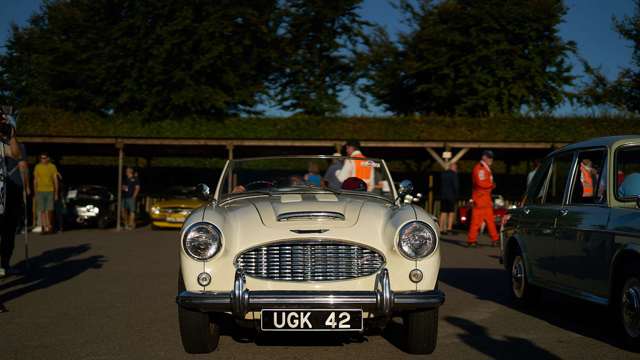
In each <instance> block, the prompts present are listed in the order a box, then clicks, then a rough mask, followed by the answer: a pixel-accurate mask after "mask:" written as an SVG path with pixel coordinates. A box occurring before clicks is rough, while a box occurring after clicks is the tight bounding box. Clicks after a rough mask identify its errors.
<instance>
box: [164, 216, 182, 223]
mask: <svg viewBox="0 0 640 360" xmlns="http://www.w3.org/2000/svg"><path fill="white" fill-rule="evenodd" d="M184 219H185V218H184V216H167V222H172V223H181V222H184Z"/></svg>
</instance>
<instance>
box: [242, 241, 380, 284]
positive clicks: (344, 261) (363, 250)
mask: <svg viewBox="0 0 640 360" xmlns="http://www.w3.org/2000/svg"><path fill="white" fill-rule="evenodd" d="M235 265H236V268H237V269H239V270H242V271H243V272H244V273H245V274H246V275H247V276H250V277H254V278H259V279H267V280H281V281H336V280H348V279H355V278H359V277H363V276H369V275H373V274H375V273H377V272H378V271H379V270H380V269H382V267H384V265H385V258H384V256H383V255H382V254H381V253H380V252H379V251H377V250H375V249H373V248H370V247H368V246H364V245H361V244H356V243H351V242H346V241H340V240H325V239H310V240H286V241H281V242H276V243H269V244H264V245H260V246H256V247H253V248H250V249H247V250H245V251H244V252H242V253H241V254H240V255H238V256H237V257H236V260H235Z"/></svg>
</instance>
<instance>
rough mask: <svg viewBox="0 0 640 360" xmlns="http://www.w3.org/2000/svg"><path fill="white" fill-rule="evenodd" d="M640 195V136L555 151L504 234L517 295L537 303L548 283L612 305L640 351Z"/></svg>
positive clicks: (599, 140)
mask: <svg viewBox="0 0 640 360" xmlns="http://www.w3.org/2000/svg"><path fill="white" fill-rule="evenodd" d="M639 199H640V136H617V137H606V138H597V139H593V140H589V141H585V142H581V143H577V144H573V145H569V146H566V147H564V148H562V149H559V150H557V151H555V152H553V153H552V154H550V155H549V156H548V157H547V158H546V159H544V161H543V163H542V165H541V166H540V168H539V169H538V170H537V172H536V174H535V176H534V177H533V180H532V181H531V183H530V185H529V187H528V189H527V192H526V195H525V197H524V200H523V203H522V204H521V206H520V207H519V208H517V209H514V210H510V211H509V216H510V218H509V220H508V221H507V222H506V223H505V226H504V229H503V232H502V240H503V241H502V249H503V259H504V265H505V267H506V269H507V270H508V271H509V272H510V273H511V290H512V293H513V296H514V297H515V298H516V299H519V300H523V301H526V300H531V299H535V296H536V295H537V293H538V290H539V289H540V288H546V289H551V290H555V291H558V292H561V293H564V294H568V295H570V296H574V297H577V298H580V299H584V300H587V301H591V302H594V303H597V304H602V305H608V306H609V307H610V308H611V309H612V310H613V311H614V313H615V316H616V318H617V319H618V323H619V325H620V326H619V327H620V329H621V333H622V335H623V336H624V338H625V340H626V341H627V343H628V344H629V345H631V346H632V347H634V348H635V349H638V348H640V209H639V207H640V200H639ZM585 315H586V316H588V314H585Z"/></svg>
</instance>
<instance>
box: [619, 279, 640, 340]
mask: <svg viewBox="0 0 640 360" xmlns="http://www.w3.org/2000/svg"><path fill="white" fill-rule="evenodd" d="M621 304H622V306H621V310H622V323H623V325H624V328H625V330H626V332H627V334H628V335H629V336H631V337H632V338H637V337H639V336H640V281H638V279H636V278H631V279H629V280H627V282H626V283H625V285H624V288H623V289H622V303H621Z"/></svg>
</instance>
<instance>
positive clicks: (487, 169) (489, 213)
mask: <svg viewBox="0 0 640 360" xmlns="http://www.w3.org/2000/svg"><path fill="white" fill-rule="evenodd" d="M491 164H493V152H492V151H491V150H485V151H484V152H483V153H482V160H480V162H479V163H478V164H476V166H474V167H473V171H472V173H471V180H472V182H473V191H472V194H471V199H472V200H473V211H472V213H471V225H470V226H469V235H468V238H467V246H469V247H476V246H477V242H478V233H479V232H480V228H481V227H482V223H483V222H484V223H486V224H487V231H488V232H489V236H490V237H491V241H492V243H491V245H492V246H496V244H497V243H498V239H499V236H498V231H497V230H496V224H495V220H494V217H493V199H492V198H491V191H492V190H493V189H494V188H495V187H496V184H495V183H494V182H493V175H492V173H491Z"/></svg>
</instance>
